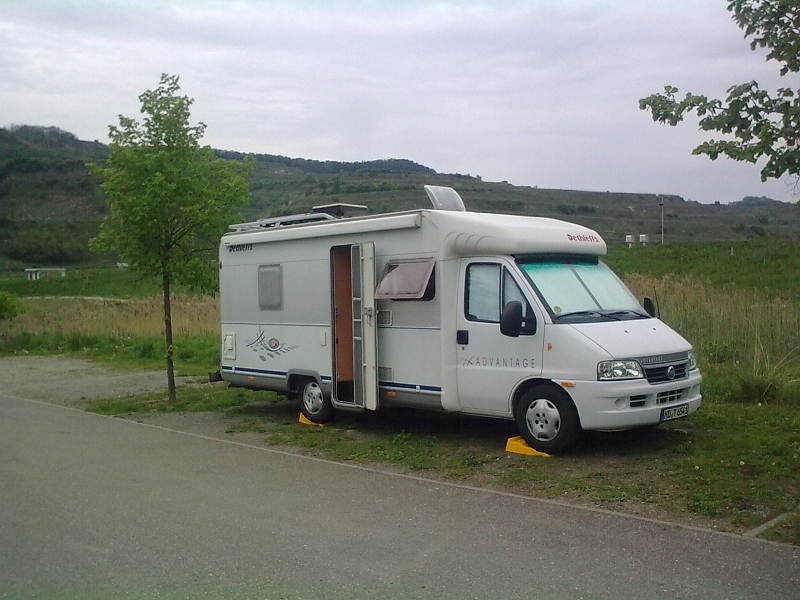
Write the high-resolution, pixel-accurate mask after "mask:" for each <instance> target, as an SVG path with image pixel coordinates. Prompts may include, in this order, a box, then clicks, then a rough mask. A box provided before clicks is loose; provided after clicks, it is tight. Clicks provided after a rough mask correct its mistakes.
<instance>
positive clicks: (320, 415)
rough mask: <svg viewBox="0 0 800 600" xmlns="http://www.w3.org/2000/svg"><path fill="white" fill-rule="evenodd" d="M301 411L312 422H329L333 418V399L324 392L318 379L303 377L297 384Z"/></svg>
mask: <svg viewBox="0 0 800 600" xmlns="http://www.w3.org/2000/svg"><path fill="white" fill-rule="evenodd" d="M297 399H298V400H299V401H300V411H301V412H302V413H303V416H304V417H305V418H306V419H308V420H309V421H311V422H312V423H320V424H322V423H328V422H329V421H330V420H331V419H333V410H334V409H333V404H331V399H330V398H329V397H328V396H326V395H325V394H323V393H322V388H321V387H319V383H317V380H316V379H301V380H300V381H299V382H298V386H297Z"/></svg>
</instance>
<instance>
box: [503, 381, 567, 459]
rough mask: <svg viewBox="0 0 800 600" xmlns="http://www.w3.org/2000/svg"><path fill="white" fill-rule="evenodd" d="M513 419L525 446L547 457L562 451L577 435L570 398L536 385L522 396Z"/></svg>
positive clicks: (557, 391) (558, 390)
mask: <svg viewBox="0 0 800 600" xmlns="http://www.w3.org/2000/svg"><path fill="white" fill-rule="evenodd" d="M514 417H515V419H516V422H517V429H518V430H519V433H520V435H521V436H522V437H523V439H524V440H525V441H526V442H527V443H528V445H529V446H530V447H531V448H533V449H534V450H538V451H539V452H545V453H547V454H555V453H556V452H562V451H564V450H566V449H567V448H569V447H570V446H572V444H574V443H575V440H576V439H577V438H578V434H579V433H580V422H579V420H578V411H577V410H575V405H574V404H573V403H572V398H570V397H569V395H568V394H567V393H566V392H564V391H563V390H562V389H560V388H557V387H554V386H550V385H537V386H534V387H532V388H531V389H529V390H528V391H527V392H525V394H523V396H522V398H521V399H520V401H519V403H518V404H517V408H516V410H515V413H514Z"/></svg>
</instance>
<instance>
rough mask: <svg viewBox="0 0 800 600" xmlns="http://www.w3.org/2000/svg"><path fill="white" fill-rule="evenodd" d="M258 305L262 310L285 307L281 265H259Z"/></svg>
mask: <svg viewBox="0 0 800 600" xmlns="http://www.w3.org/2000/svg"><path fill="white" fill-rule="evenodd" d="M258 307H259V308H260V309H261V310H281V309H282V308H283V268H282V267H281V265H261V266H260V267H258Z"/></svg>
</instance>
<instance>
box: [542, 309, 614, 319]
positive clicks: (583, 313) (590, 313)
mask: <svg viewBox="0 0 800 600" xmlns="http://www.w3.org/2000/svg"><path fill="white" fill-rule="evenodd" d="M581 317H589V318H592V317H594V318H597V317H600V318H608V319H611V320H612V321H619V320H620V319H619V317H615V316H613V314H607V313H604V312H601V311H599V310H576V311H575V312H570V313H564V314H563V315H556V317H555V318H556V319H558V320H559V321H560V320H561V319H573V318H581Z"/></svg>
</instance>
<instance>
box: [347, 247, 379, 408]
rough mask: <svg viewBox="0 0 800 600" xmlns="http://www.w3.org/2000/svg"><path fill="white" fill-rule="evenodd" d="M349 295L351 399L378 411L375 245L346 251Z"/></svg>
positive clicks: (364, 406)
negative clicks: (350, 287)
mask: <svg viewBox="0 0 800 600" xmlns="http://www.w3.org/2000/svg"><path fill="white" fill-rule="evenodd" d="M350 277H351V282H352V290H353V292H352V294H353V388H354V389H353V400H354V403H355V404H356V406H361V407H363V408H366V409H368V410H375V409H376V408H378V336H377V331H378V328H377V313H376V311H375V296H374V294H375V244H373V243H372V242H365V243H363V244H354V245H353V246H351V248H350Z"/></svg>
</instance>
